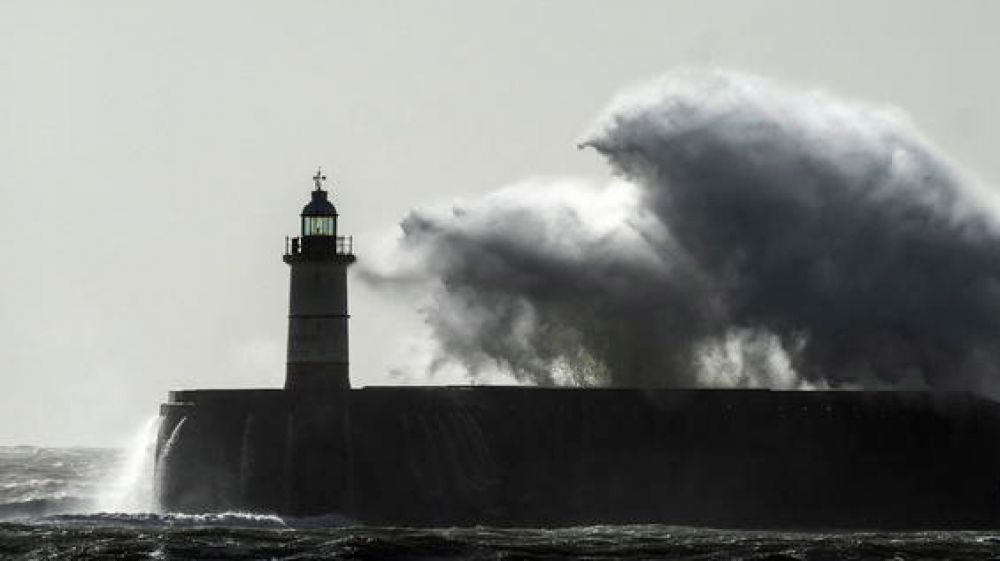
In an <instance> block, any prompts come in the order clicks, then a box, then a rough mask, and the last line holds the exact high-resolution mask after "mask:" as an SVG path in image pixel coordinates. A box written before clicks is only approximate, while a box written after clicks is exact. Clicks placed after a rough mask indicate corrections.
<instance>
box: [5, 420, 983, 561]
mask: <svg viewBox="0 0 1000 561" xmlns="http://www.w3.org/2000/svg"><path fill="white" fill-rule="evenodd" d="M144 431H145V432H144V433H143V435H141V438H139V439H138V440H137V444H136V446H135V447H134V449H133V450H131V451H119V450H102V449H80V448H59V449H53V448H34V447H14V448H2V447H0V559H4V560H6V559H421V560H429V559H699V560H709V559H719V560H726V559H758V560H765V559H766V560H778V559H789V560H791V559H802V560H811V559H899V560H902V559H1000V530H998V531H996V532H912V533H899V532H893V533H890V532H886V533H880V532H865V533H787V532H761V531H731V530H715V529H700V528H687V527H672V526H588V527H575V528H516V529H511V528H488V527H475V528H439V529H414V528H381V527H366V526H360V525H356V524H353V523H352V522H351V521H349V520H347V519H344V518H342V517H339V516H335V515H331V516H326V517H319V518H307V519H291V518H280V517H277V516H273V515H264V514H252V513H211V514H209V513H206V514H201V515H180V514H169V513H154V512H151V511H152V510H154V506H153V504H152V497H151V485H150V483H151V482H150V481H149V477H148V475H149V474H150V473H151V471H152V466H151V465H150V461H149V454H148V443H147V442H146V441H148V438H149V433H150V427H146V428H144ZM143 439H146V441H144V440H143ZM998 526H1000V525H998Z"/></svg>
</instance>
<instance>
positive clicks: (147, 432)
mask: <svg viewBox="0 0 1000 561" xmlns="http://www.w3.org/2000/svg"><path fill="white" fill-rule="evenodd" d="M159 429H160V417H159V416H158V415H157V416H155V417H151V418H150V419H148V420H146V421H145V422H144V423H143V424H142V427H141V428H140V429H139V430H138V431H137V432H136V434H135V436H134V437H133V438H132V442H131V445H130V446H129V448H128V449H127V450H126V451H125V454H124V456H123V457H122V461H121V463H120V464H119V465H118V467H117V469H115V470H114V471H112V473H111V475H110V476H109V477H108V479H106V480H105V482H104V485H102V491H101V493H100V494H99V495H98V497H97V499H96V501H95V504H94V510H96V511H98V512H152V511H153V510H154V507H155V504H154V502H155V501H154V497H153V467H154V463H155V459H156V458H155V457H156V436H157V433H158V432H159Z"/></svg>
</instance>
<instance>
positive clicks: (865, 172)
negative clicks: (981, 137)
mask: <svg viewBox="0 0 1000 561" xmlns="http://www.w3.org/2000/svg"><path fill="white" fill-rule="evenodd" d="M581 146H582V147H587V148H592V149H594V150H596V151H597V152H599V153H601V154H602V155H604V156H605V157H606V158H607V160H608V162H609V163H610V165H611V167H612V168H613V170H614V172H615V173H616V175H617V179H616V180H614V181H612V182H611V183H610V184H608V185H605V186H595V185H590V184H587V183H586V182H580V181H570V180H563V181H559V180H533V181H527V182H524V183H522V184H519V185H515V186H512V187H508V188H506V189H502V190H500V191H498V192H495V193H493V194H490V195H488V196H486V197H484V198H481V199H479V200H474V201H469V202H464V203H460V204H457V205H456V206H454V207H453V208H451V209H447V210H428V211H425V210H417V211H413V212H411V213H410V215H409V216H408V217H406V218H405V220H404V221H403V222H402V237H401V238H400V239H399V241H398V244H397V245H396V247H395V249H394V251H393V255H391V256H389V259H387V260H386V262H393V263H396V265H394V266H392V267H383V268H381V269H374V268H369V269H368V270H365V271H364V272H363V277H364V278H366V279H367V280H368V281H370V282H372V283H374V284H376V285H377V286H381V287H398V286H400V285H403V284H413V283H416V284H417V285H419V286H421V287H427V288H428V289H429V294H431V297H430V300H429V302H428V303H427V304H426V306H425V307H424V309H423V313H424V314H425V319H426V321H427V323H428V325H429V326H430V328H431V331H432V333H433V335H434V338H435V341H436V344H437V347H438V349H439V354H438V361H437V364H443V363H447V362H456V363H458V364H459V365H461V366H462V367H464V368H465V369H466V370H467V371H468V372H469V373H470V376H471V377H472V378H473V379H475V377H476V376H477V373H479V372H482V371H483V370H484V369H485V368H490V367H499V368H500V369H502V370H505V371H507V372H509V373H511V374H512V375H514V376H515V377H516V378H517V379H519V380H521V381H522V382H528V383H536V384H543V385H553V384H581V385H604V386H621V387H694V386H705V385H708V386H742V387H775V388H798V387H845V386H851V387H933V388H939V389H963V390H974V391H979V392H983V393H987V394H998V393H1000V389H998V388H1000V386H998V384H997V381H998V380H1000V378H998V372H997V369H998V364H1000V243H998V242H1000V231H998V229H997V218H998V216H1000V213H998V211H997V207H996V204H995V201H994V199H993V198H992V195H991V194H990V193H989V192H987V191H986V190H984V189H982V188H981V187H980V186H979V185H978V184H977V183H975V182H974V181H972V180H970V179H968V178H966V177H964V176H962V175H961V174H960V173H959V172H958V171H957V170H956V169H955V168H954V167H953V166H952V165H951V164H950V163H949V162H948V161H947V160H946V159H945V158H944V157H943V156H941V155H940V154H939V153H937V152H936V151H935V149H934V148H933V147H932V146H930V145H929V144H928V143H927V142H926V141H925V140H923V139H922V138H921V136H920V135H919V134H918V133H917V132H916V131H915V130H914V129H913V128H912V127H911V125H909V123H908V122H907V121H906V119H905V117H904V116H902V115H900V114H898V113H897V112H894V111H891V110H888V109H884V108H876V107H872V106H867V105H862V104H856V103H848V102H843V101H839V100H836V99H833V98H831V97H829V96H827V95H826V94H823V93H820V92H809V91H807V92H803V91H797V90H793V89H788V88H785V87H783V86H780V85H778V84H775V83H773V82H770V81H767V80H764V79H760V78H756V77H750V76H745V75H738V74H732V73H723V72H692V71H684V72H677V73H673V74H670V75H668V76H666V77H664V78H663V79H661V80H658V81H656V82H654V83H651V84H648V85H645V86H642V87H638V88H634V89H632V90H630V91H627V92H625V93H623V94H621V95H619V96H618V97H617V98H616V99H615V100H614V101H613V102H612V104H611V105H610V107H609V108H608V109H606V110H605V111H604V112H603V114H602V115H601V116H600V117H599V118H598V119H597V121H596V123H595V124H594V126H593V127H592V129H591V132H590V133H588V134H587V135H586V137H585V139H584V141H583V142H582V143H581Z"/></svg>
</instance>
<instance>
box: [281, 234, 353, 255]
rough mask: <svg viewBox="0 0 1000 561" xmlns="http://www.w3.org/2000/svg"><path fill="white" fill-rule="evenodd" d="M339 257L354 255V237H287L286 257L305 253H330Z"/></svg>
mask: <svg viewBox="0 0 1000 561" xmlns="http://www.w3.org/2000/svg"><path fill="white" fill-rule="evenodd" d="M331 250H333V253H336V254H337V255H354V236H337V237H336V238H334V237H333V236H303V237H294V238H292V237H287V236H286V237H285V255H302V253H303V252H310V253H311V252H312V251H320V252H329V251H331Z"/></svg>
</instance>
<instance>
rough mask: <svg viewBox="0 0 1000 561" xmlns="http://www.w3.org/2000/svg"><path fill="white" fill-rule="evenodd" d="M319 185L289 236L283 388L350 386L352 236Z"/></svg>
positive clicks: (320, 177)
mask: <svg viewBox="0 0 1000 561" xmlns="http://www.w3.org/2000/svg"><path fill="white" fill-rule="evenodd" d="M325 180H326V176H325V175H323V173H322V170H320V171H317V172H316V175H315V176H313V181H314V182H315V184H316V189H315V190H314V191H313V192H312V200H311V201H309V204H307V205H306V206H305V208H303V209H302V215H301V216H302V234H301V236H300V237H297V238H291V239H288V240H286V243H285V257H284V261H285V263H288V265H290V266H291V291H290V298H289V309H288V361H287V369H286V372H285V389H288V390H307V391H309V390H336V389H348V388H350V387H351V382H350V378H349V377H348V357H347V353H348V339H347V320H348V318H349V317H350V316H349V315H348V313H347V267H348V266H350V265H351V263H354V252H353V247H352V245H353V244H352V242H353V240H352V238H350V237H344V236H337V217H338V215H337V209H336V208H335V207H334V206H333V203H331V202H330V200H329V199H328V198H327V192H326V191H324V190H323V182H324V181H325Z"/></svg>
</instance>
